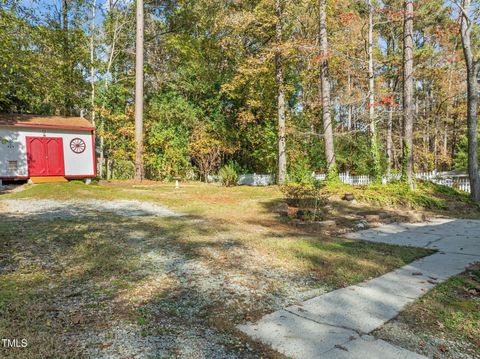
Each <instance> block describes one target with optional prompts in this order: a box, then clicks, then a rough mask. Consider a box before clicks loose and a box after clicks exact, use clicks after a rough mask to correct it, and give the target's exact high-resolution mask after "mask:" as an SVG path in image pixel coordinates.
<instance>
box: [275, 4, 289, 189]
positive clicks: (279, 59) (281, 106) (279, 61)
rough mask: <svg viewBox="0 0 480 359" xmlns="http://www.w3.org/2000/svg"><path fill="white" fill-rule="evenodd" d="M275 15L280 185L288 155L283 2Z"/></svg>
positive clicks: (277, 7)
mask: <svg viewBox="0 0 480 359" xmlns="http://www.w3.org/2000/svg"><path fill="white" fill-rule="evenodd" d="M275 13H276V16H277V24H276V40H277V49H276V51H275V79H276V82H277V116H278V180H277V181H278V183H279V184H283V183H285V179H286V176H287V153H286V140H285V85H284V78H283V56H282V50H281V48H280V46H281V44H282V40H283V39H282V30H283V29H282V27H283V9H282V1H281V0H276V2H275Z"/></svg>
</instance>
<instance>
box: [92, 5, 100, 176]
mask: <svg viewBox="0 0 480 359" xmlns="http://www.w3.org/2000/svg"><path fill="white" fill-rule="evenodd" d="M96 7H97V3H96V0H93V2H92V22H91V23H90V86H91V98H90V102H91V107H92V108H91V119H92V125H93V127H95V13H96ZM94 147H95V145H94ZM93 151H95V152H96V149H95V148H94V149H93ZM95 156H96V153H95ZM100 166H102V164H100ZM95 173H96V172H95Z"/></svg>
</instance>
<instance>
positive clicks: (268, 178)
mask: <svg viewBox="0 0 480 359" xmlns="http://www.w3.org/2000/svg"><path fill="white" fill-rule="evenodd" d="M312 176H313V177H314V178H315V179H316V180H318V181H324V180H325V178H326V175H325V174H323V173H312ZM415 177H416V178H417V179H419V180H424V181H431V182H433V183H436V184H439V185H443V186H447V187H452V188H456V189H458V190H460V191H463V192H467V193H470V182H469V180H468V177H467V176H463V175H460V176H459V175H456V176H452V175H451V174H449V173H446V172H436V171H432V172H424V173H416V174H415ZM339 178H340V181H342V182H343V183H345V184H349V185H352V186H362V185H367V184H371V183H373V178H372V177H371V176H368V175H361V176H351V175H350V174H349V173H348V172H346V173H340V174H339ZM399 179H400V175H399V174H392V175H390V176H389V177H388V178H387V177H383V179H382V183H384V184H385V183H388V182H391V181H394V180H399ZM207 181H208V182H220V177H219V176H208V178H207ZM237 184H238V185H245V186H270V185H273V184H275V176H274V175H270V174H257V173H249V174H243V175H239V176H238V182H237Z"/></svg>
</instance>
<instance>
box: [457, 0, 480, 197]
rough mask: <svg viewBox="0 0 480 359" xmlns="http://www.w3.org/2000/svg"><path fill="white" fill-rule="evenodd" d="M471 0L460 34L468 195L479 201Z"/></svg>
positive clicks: (479, 64) (477, 63)
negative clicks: (464, 97) (464, 101)
mask: <svg viewBox="0 0 480 359" xmlns="http://www.w3.org/2000/svg"><path fill="white" fill-rule="evenodd" d="M470 5H471V0H464V1H463V10H461V11H462V15H461V25H460V32H461V35H462V45H463V54H464V57H465V63H466V66H467V96H468V99H467V127H468V176H469V179H470V195H471V197H472V199H473V200H475V201H480V177H479V174H478V153H477V150H478V124H477V121H478V120H477V116H478V111H477V108H478V83H477V81H478V80H477V77H478V73H479V71H480V58H479V59H474V57H473V52H472V44H471V32H472V27H473V22H472V21H471V20H470V19H469V17H468V12H469V10H470Z"/></svg>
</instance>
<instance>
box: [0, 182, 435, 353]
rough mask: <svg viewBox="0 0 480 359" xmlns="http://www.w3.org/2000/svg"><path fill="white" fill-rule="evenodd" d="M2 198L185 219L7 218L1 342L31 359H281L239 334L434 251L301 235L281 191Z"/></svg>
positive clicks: (142, 190) (121, 191)
mask: <svg viewBox="0 0 480 359" xmlns="http://www.w3.org/2000/svg"><path fill="white" fill-rule="evenodd" d="M3 198H8V199H31V200H38V199H57V200H69V201H72V202H73V203H72V204H69V205H75V202H82V200H83V199H89V198H91V199H104V200H115V199H136V200H142V201H150V202H155V203H157V204H160V205H165V206H167V207H169V208H170V209H173V210H176V211H179V212H182V213H184V214H186V216H184V217H174V218H160V217H122V216H118V215H115V214H111V213H110V214H109V213H102V212H101V211H95V210H92V212H91V213H90V212H89V213H88V214H86V215H87V217H85V218H76V217H68V218H64V219H55V220H46V219H43V218H41V217H37V216H36V215H28V216H22V215H21V214H18V213H17V214H15V215H9V214H4V215H2V217H1V219H0V333H2V336H6V337H12V338H19V337H20V338H23V337H25V338H27V339H28V340H29V343H30V344H29V346H28V348H26V349H19V350H23V351H22V352H21V354H22V356H23V357H27V358H28V357H38V356H40V357H60V356H65V355H66V354H67V353H68V355H70V356H75V355H84V354H85V352H86V351H88V350H89V352H88V353H89V354H90V355H91V356H99V355H100V354H102V353H103V354H105V355H113V354H114V353H117V351H120V350H121V348H119V342H122V341H123V342H128V343H130V341H129V340H133V341H134V342H135V343H138V346H139V347H144V348H147V347H148V348H150V346H149V345H151V343H152V342H153V341H154V340H157V339H158V338H160V339H159V340H161V341H162V342H161V346H160V347H159V346H158V345H157V346H155V347H154V348H153V349H152V348H150V350H153V351H154V352H156V353H157V354H158V355H159V356H162V355H165V356H172V355H174V356H175V355H179V356H182V355H183V356H188V355H186V354H182V353H184V352H182V350H185V348H184V347H185V342H182V341H178V340H176V339H175V338H179V337H182V336H183V335H186V334H185V333H190V334H189V335H191V337H190V339H189V340H190V341H187V342H188V343H191V342H192V341H195V340H200V339H202V340H204V342H202V343H203V344H202V343H200V344H195V345H200V346H201V347H200V348H198V350H202V351H203V352H205V353H207V354H205V355H207V356H209V354H208V353H209V352H208V351H205V350H206V349H205V347H204V346H206V345H207V344H205V343H208V345H209V346H214V347H215V348H217V349H218V348H223V349H221V350H220V351H218V352H216V353H217V354H216V355H219V357H226V356H227V354H228V355H232V356H237V357H242V358H249V357H258V356H261V355H263V356H264V357H265V356H266V357H276V356H277V357H278V355H277V354H276V353H274V352H272V351H271V350H269V349H268V348H265V347H262V346H259V345H258V344H255V343H253V342H250V341H249V340H248V339H247V338H246V337H244V336H243V335H241V334H239V333H238V332H237V331H236V330H235V325H236V324H238V323H241V322H244V321H246V320H254V319H257V318H259V316H261V315H263V314H265V313H267V312H271V311H273V310H276V309H279V308H280V307H282V306H284V305H286V304H289V303H292V302H295V301H297V300H298V299H299V298H300V297H301V294H302V292H303V291H306V290H309V289H313V288H320V289H323V290H325V291H327V290H332V289H335V288H339V287H343V286H347V285H350V284H353V283H356V282H360V281H362V280H364V279H367V278H371V277H376V276H378V275H381V274H383V273H385V272H388V271H391V270H392V269H394V268H397V267H399V266H402V265H404V264H406V263H409V262H411V261H412V260H414V259H416V258H419V257H421V256H424V255H427V254H428V253H430V252H429V251H427V250H423V249H414V248H403V247H395V246H389V245H383V244H374V243H362V242H358V241H353V240H348V239H342V238H334V237H326V236H322V235H319V234H315V233H304V232H301V231H299V230H298V229H294V228H292V227H290V226H288V225H287V224H285V223H282V222H281V221H279V220H278V217H277V216H276V215H275V214H274V213H272V208H274V207H275V206H276V205H277V204H278V203H279V202H280V201H281V194H280V192H279V191H278V189H277V188H276V187H269V188H254V187H233V188H224V187H217V186H213V185H204V184H187V185H185V186H183V187H182V188H181V189H180V190H175V189H174V188H173V185H157V184H153V185H134V184H128V185H126V184H122V185H119V184H115V183H113V184H109V185H89V186H86V185H83V184H81V183H75V182H73V183H67V184H44V185H35V186H28V187H27V188H26V190H24V191H22V192H16V193H11V194H8V195H3V196H2V197H1V198H0V210H1V208H2V207H1V206H2V203H1V199H3ZM67 207H68V206H67ZM130 326H131V328H133V329H131V330H129V331H128V333H127V334H122V335H124V336H128V337H125V338H123V337H122V335H120V334H118V332H117V331H116V330H117V329H118V328H124V327H130ZM136 331H138V332H136ZM212 331H213V332H212ZM210 332H212V333H210ZM209 333H210V334H209ZM132 336H133V338H132ZM122 338H123V339H122ZM129 345H130V344H129ZM189 345H190V344H189ZM191 345H194V344H191ZM187 349H188V348H187ZM207 349H208V348H207ZM0 350H1V349H0ZM131 350H133V349H131ZM139 350H140V349H139ZM16 353H17V354H18V353H19V352H18V351H17V352H16ZM212 353H213V352H212ZM218 353H220V354H218ZM0 354H1V356H5V355H11V354H13V352H12V351H10V352H5V351H3V352H2V351H0ZM127 354H128V355H126V356H131V355H133V354H134V352H131V353H127ZM212 357H214V356H213V354H212Z"/></svg>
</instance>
